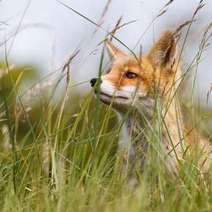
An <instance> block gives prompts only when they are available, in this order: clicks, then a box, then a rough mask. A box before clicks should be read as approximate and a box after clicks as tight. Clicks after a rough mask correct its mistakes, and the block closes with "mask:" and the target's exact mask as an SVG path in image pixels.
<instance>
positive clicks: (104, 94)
mask: <svg viewBox="0 0 212 212" xmlns="http://www.w3.org/2000/svg"><path fill="white" fill-rule="evenodd" d="M101 96H105V97H107V98H110V99H115V98H117V99H125V100H127V99H129V98H127V97H125V96H111V95H109V94H107V93H104V92H100V97H101Z"/></svg>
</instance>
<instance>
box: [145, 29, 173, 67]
mask: <svg viewBox="0 0 212 212" xmlns="http://www.w3.org/2000/svg"><path fill="white" fill-rule="evenodd" d="M175 56H176V42H175V38H174V35H173V33H172V32H170V31H166V32H165V33H164V34H163V35H162V36H161V38H160V39H159V40H158V41H157V42H156V43H155V44H154V46H153V47H152V49H151V50H150V53H149V54H148V58H149V59H150V61H151V62H152V64H153V66H155V67H163V68H169V69H170V68H172V65H173V63H174V62H175Z"/></svg>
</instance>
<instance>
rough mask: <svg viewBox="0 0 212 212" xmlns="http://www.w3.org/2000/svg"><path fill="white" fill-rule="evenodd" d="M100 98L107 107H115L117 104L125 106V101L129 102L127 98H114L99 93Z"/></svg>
mask: <svg viewBox="0 0 212 212" xmlns="http://www.w3.org/2000/svg"><path fill="white" fill-rule="evenodd" d="M95 93H96V92H95ZM99 98H100V100H101V102H103V103H104V104H106V105H110V104H111V103H112V104H113V105H114V106H115V105H116V104H118V105H119V104H120V105H121V104H124V101H126V100H129V98H127V97H125V96H112V95H109V94H107V93H104V92H102V91H101V92H100V93H99Z"/></svg>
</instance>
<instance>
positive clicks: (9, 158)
mask: <svg viewBox="0 0 212 212" xmlns="http://www.w3.org/2000/svg"><path fill="white" fill-rule="evenodd" d="M17 79H18V78H16V80H17ZM15 85H17V83H15ZM15 85H14V86H13V87H12V88H11V89H10V92H9V94H7V95H6V96H5V95H2V96H1V97H2V99H1V101H2V102H1V108H2V111H5V113H4V114H3V115H2V117H1V150H0V206H1V207H0V208H1V211H92V212H93V211H126V212H128V211H212V181H211V179H212V173H211V172H210V173H209V174H208V175H207V176H205V177H204V178H203V176H201V175H200V172H199V171H198V170H197V169H196V168H195V166H192V165H187V166H182V167H181V170H180V175H179V176H178V177H177V178H172V177H170V176H169V175H168V174H167V173H166V172H165V169H164V163H163V161H162V160H161V159H160V155H159V154H157V150H155V149H154V148H152V150H151V151H150V152H149V155H148V158H147V163H146V165H145V169H144V171H143V172H142V173H140V171H139V170H134V172H135V173H137V177H138V182H139V183H138V184H137V186H135V187H132V186H130V184H129V178H128V177H127V175H128V173H127V171H125V172H124V171H123V157H124V156H123V155H122V154H121V153H118V152H117V141H118V134H119V130H120V124H119V123H118V122H117V118H116V115H115V114H114V112H113V111H112V110H111V108H110V107H105V106H103V104H101V103H100V102H99V100H98V99H94V98H93V93H92V92H91V93H90V94H88V95H87V96H86V97H84V99H83V100H80V101H78V100H77V99H76V98H74V97H71V98H67V95H68V94H69V92H64V93H63V94H62V97H61V101H59V102H58V103H57V104H53V103H52V102H51V101H48V98H44V99H43V100H42V101H40V104H38V105H36V106H35V107H34V108H33V109H32V110H31V111H29V112H28V111H26V110H23V108H22V109H19V110H17V109H15V108H14V105H16V104H18V103H17V102H18V99H19V98H18V97H17V95H18V93H17V92H16V86H15ZM68 90H71V88H69V89H68ZM52 93H54V89H53V91H52ZM2 94H3V93H2ZM14 96H15V97H14ZM49 96H51V94H50V95H49ZM51 97H52V96H51ZM76 102H77V104H76ZM19 103H20V102H19ZM73 104H75V107H73ZM70 108H72V109H70ZM73 108H74V109H73ZM11 110H12V111H11ZM159 141H160V139H159V138H158V139H155V140H154V141H152V142H153V146H157V142H159ZM50 158H51V160H50ZM50 161H51V165H50V164H49V162H50ZM194 163H195V162H194Z"/></svg>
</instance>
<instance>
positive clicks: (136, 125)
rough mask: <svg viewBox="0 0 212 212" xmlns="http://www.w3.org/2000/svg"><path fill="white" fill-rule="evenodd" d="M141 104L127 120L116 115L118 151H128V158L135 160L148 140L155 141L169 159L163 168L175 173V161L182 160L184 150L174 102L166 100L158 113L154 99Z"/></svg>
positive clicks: (178, 112)
mask: <svg viewBox="0 0 212 212" xmlns="http://www.w3.org/2000/svg"><path fill="white" fill-rule="evenodd" d="M141 102H142V104H139V103H138V105H137V106H136V109H135V110H134V111H132V112H129V114H128V115H127V116H126V114H123V113H119V115H118V116H119V119H120V121H121V122H122V127H121V135H120V143H119V144H120V145H119V146H120V149H121V150H123V149H125V150H127V152H128V153H129V157H130V158H135V156H136V154H137V150H138V149H139V150H140V153H141V154H142V155H145V153H146V152H147V149H148V148H147V147H148V144H149V143H150V142H151V141H150V140H154V141H155V140H156V142H157V143H159V144H160V147H161V150H162V151H163V152H164V153H165V154H164V155H165V157H166V158H168V160H166V161H167V162H166V163H167V164H166V165H167V166H168V168H169V169H170V170H172V171H173V170H174V171H176V167H177V164H178V163H177V161H178V160H179V159H181V158H182V155H183V149H184V144H183V143H184V141H183V123H182V117H181V111H180V109H179V106H178V105H177V103H178V102H177V100H176V99H175V98H174V99H171V100H169V99H168V98H167V99H165V100H164V102H163V103H162V104H160V105H161V110H160V109H159V110H160V111H157V110H158V109H156V108H158V107H157V102H156V100H154V99H153V98H152V99H146V100H145V99H143V100H141ZM153 145H155V144H153ZM135 149H136V151H135ZM142 158H143V159H144V157H142ZM143 159H142V161H141V162H142V163H143V162H144V160H143Z"/></svg>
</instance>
